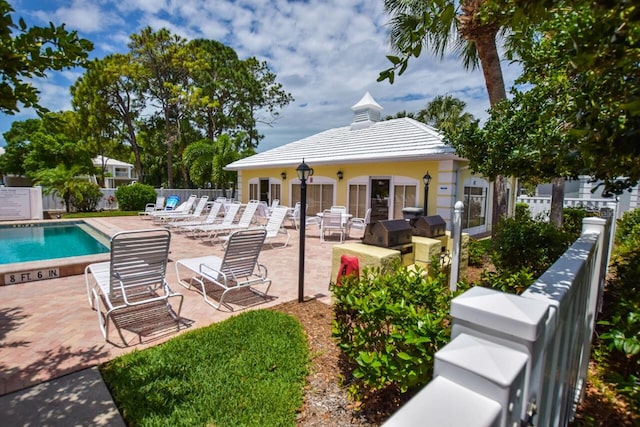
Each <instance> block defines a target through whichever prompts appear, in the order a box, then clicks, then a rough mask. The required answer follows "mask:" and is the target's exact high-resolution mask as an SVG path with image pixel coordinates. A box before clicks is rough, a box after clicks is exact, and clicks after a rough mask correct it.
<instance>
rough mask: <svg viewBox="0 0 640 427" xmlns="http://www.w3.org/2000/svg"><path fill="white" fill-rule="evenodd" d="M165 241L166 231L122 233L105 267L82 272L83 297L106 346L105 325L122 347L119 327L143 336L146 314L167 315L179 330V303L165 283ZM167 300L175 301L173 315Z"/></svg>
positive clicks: (148, 317) (90, 267)
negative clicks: (112, 329)
mask: <svg viewBox="0 0 640 427" xmlns="http://www.w3.org/2000/svg"><path fill="white" fill-rule="evenodd" d="M170 241H171V233H169V231H168V230H166V229H149V230H137V231H123V232H120V233H117V234H115V235H114V236H113V238H112V239H111V260H110V261H108V262H101V263H94V264H89V265H88V266H87V267H86V268H85V283H86V287H87V297H88V299H89V304H90V305H91V307H92V308H94V309H95V310H96V311H97V313H98V322H99V325H100V330H101V331H102V335H103V336H104V338H105V340H107V341H109V325H110V324H111V323H113V324H114V325H115V326H116V328H117V329H118V333H119V334H120V338H122V341H123V342H125V344H126V340H125V338H124V336H123V334H122V331H121V329H120V327H119V325H120V326H127V327H128V328H130V329H133V330H137V331H140V330H144V327H145V325H144V323H145V322H147V325H146V327H147V328H149V324H148V323H150V322H151V324H152V325H153V322H154V320H153V319H152V316H151V314H153V315H154V316H156V318H157V316H158V315H159V314H162V313H164V314H165V315H166V313H168V314H169V316H170V318H171V319H173V320H175V321H176V326H177V327H179V322H180V310H181V308H182V299H183V297H182V295H181V294H178V293H175V292H173V291H172V290H171V288H170V287H169V284H168V283H167V280H166V272H167V261H168V255H169V243H170ZM172 297H178V298H179V300H180V302H179V304H178V309H177V310H174V309H173V307H172V306H171V305H170V304H169V298H172ZM103 309H104V313H103ZM159 310H160V311H159ZM120 314H121V315H122V316H119V315H120ZM116 317H118V321H116ZM138 335H139V337H140V332H138Z"/></svg>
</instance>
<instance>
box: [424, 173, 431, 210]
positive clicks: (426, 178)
mask: <svg viewBox="0 0 640 427" xmlns="http://www.w3.org/2000/svg"><path fill="white" fill-rule="evenodd" d="M422 182H424V215H425V216H426V215H427V201H428V200H429V184H430V183H431V175H429V171H427V173H425V174H424V176H423V177H422Z"/></svg>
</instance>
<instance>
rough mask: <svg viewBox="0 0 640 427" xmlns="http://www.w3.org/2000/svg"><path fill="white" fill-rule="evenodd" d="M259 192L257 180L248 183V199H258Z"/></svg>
mask: <svg viewBox="0 0 640 427" xmlns="http://www.w3.org/2000/svg"><path fill="white" fill-rule="evenodd" d="M259 197H260V193H259V192H258V180H256V182H255V183H253V182H252V183H250V184H249V200H258V198H259Z"/></svg>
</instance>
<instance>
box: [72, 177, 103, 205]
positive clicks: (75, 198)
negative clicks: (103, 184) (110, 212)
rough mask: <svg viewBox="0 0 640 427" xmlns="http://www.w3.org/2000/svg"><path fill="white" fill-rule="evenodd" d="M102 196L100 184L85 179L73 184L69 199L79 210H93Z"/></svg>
mask: <svg viewBox="0 0 640 427" xmlns="http://www.w3.org/2000/svg"><path fill="white" fill-rule="evenodd" d="M101 198H102V190H100V186H99V185H98V184H94V183H93V182H88V181H84V182H78V183H76V184H75V185H74V186H73V191H71V198H70V199H69V201H70V203H71V206H73V207H74V208H75V209H76V210H77V211H78V212H93V211H95V210H96V206H98V202H99V201H100V199H101Z"/></svg>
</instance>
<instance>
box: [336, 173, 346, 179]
mask: <svg viewBox="0 0 640 427" xmlns="http://www.w3.org/2000/svg"><path fill="white" fill-rule="evenodd" d="M336 175H338V181H342V178H343V177H344V174H343V173H342V171H338V173H337V174H336Z"/></svg>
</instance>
